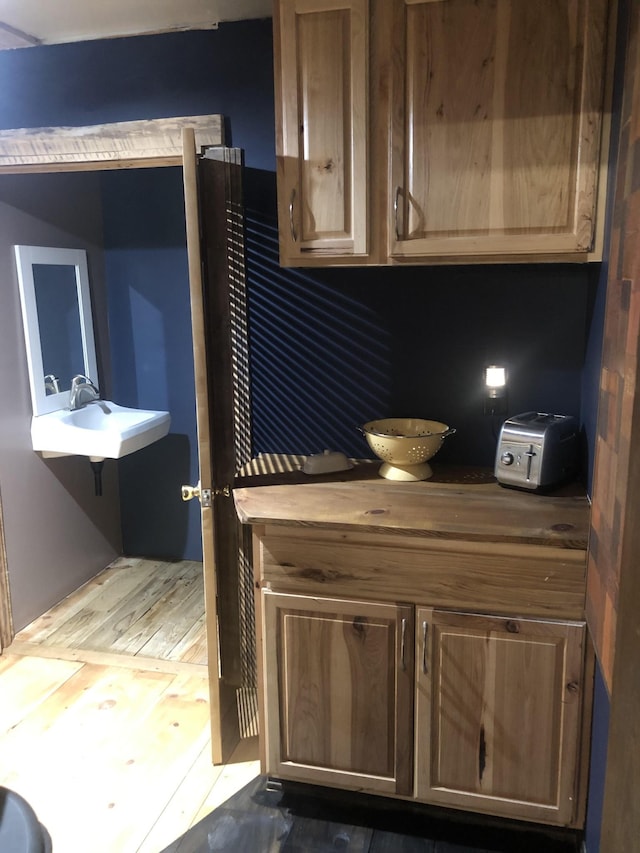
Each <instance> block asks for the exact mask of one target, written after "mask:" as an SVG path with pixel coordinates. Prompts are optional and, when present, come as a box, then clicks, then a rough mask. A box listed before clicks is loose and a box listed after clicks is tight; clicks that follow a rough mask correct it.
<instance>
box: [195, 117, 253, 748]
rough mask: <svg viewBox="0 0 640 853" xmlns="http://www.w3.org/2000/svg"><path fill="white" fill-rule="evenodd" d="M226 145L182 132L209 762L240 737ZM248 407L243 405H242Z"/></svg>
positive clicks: (237, 170) (239, 259) (234, 187)
mask: <svg viewBox="0 0 640 853" xmlns="http://www.w3.org/2000/svg"><path fill="white" fill-rule="evenodd" d="M239 155H240V152H238V151H237V150H235V149H226V148H217V149H212V151H211V152H210V153H209V154H207V153H205V154H204V155H203V156H202V157H196V150H195V142H194V135H193V133H192V132H191V131H189V130H185V131H184V152H183V156H184V183H185V212H186V222H187V245H188V256H189V279H190V289H191V316H192V331H193V351H194V369H195V383H196V417H197V428H198V459H199V472H200V500H201V521H202V550H203V569H204V584H205V606H206V614H207V616H206V618H207V644H208V660H209V683H210V700H211V741H212V753H213V760H214V763H221V762H222V761H224V760H225V758H226V757H228V755H229V753H230V751H231V750H232V749H233V747H234V746H235V744H236V743H237V741H238V738H239V727H238V713H237V708H236V690H237V689H238V688H239V687H240V686H241V684H242V671H241V670H242V666H241V660H240V649H241V638H240V620H239V599H240V592H239V583H240V581H241V574H240V568H239V556H238V555H239V529H238V528H239V523H238V520H237V516H236V513H235V508H234V505H233V500H232V498H231V488H232V486H233V479H234V474H235V471H236V467H237V466H239V465H240V464H242V462H243V461H246V460H242V459H239V458H238V455H237V454H238V452H240V451H241V447H240V443H239V441H237V440H236V432H237V431H236V428H235V425H236V423H237V420H236V418H235V415H234V402H236V399H237V398H236V394H235V388H234V379H233V376H234V370H233V363H232V362H233V332H232V329H231V325H232V310H231V294H230V282H231V280H232V279H235V278H237V277H238V276H239V275H242V274H243V272H244V270H243V254H242V251H241V243H242V241H243V235H242V233H241V168H242V167H241V160H240V156H239ZM247 416H248V414H247Z"/></svg>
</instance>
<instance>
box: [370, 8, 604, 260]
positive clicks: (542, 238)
mask: <svg viewBox="0 0 640 853" xmlns="http://www.w3.org/2000/svg"><path fill="white" fill-rule="evenodd" d="M389 7H391V4H389ZM393 10H394V11H393V21H392V22H390V24H389V26H390V27H391V28H392V30H393V48H392V56H393V84H392V96H391V124H392V134H393V140H392V146H391V151H392V162H391V181H392V184H391V187H390V199H389V203H388V214H387V216H388V234H389V254H390V255H391V256H392V257H393V258H395V259H398V260H402V259H411V258H419V257H424V258H427V257H433V256H441V257H445V258H446V257H460V256H468V258H469V259H473V258H478V259H479V260H482V259H488V258H490V257H491V256H496V257H502V258H504V256H508V255H515V256H518V255H522V256H525V257H526V256H527V255H533V256H538V255H557V256H566V257H567V259H571V258H572V259H574V260H575V259H577V258H576V256H579V255H583V256H586V253H587V252H588V250H589V249H590V248H591V245H592V241H593V236H594V218H595V202H596V191H597V175H598V159H599V144H600V131H601V115H600V111H601V108H602V97H603V78H604V43H605V26H606V12H607V2H606V0H575V1H574V0H540V2H535V3H523V2H521V0H393Z"/></svg>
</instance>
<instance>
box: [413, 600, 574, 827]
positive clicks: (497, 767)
mask: <svg viewBox="0 0 640 853" xmlns="http://www.w3.org/2000/svg"><path fill="white" fill-rule="evenodd" d="M417 630H418V637H419V643H420V647H419V651H418V654H417V656H416V661H417V666H416V688H417V692H416V697H417V699H416V753H415V760H416V795H417V797H418V799H420V800H423V801H426V802H432V803H438V804H442V805H448V806H456V807H461V808H470V807H471V808H474V809H478V810H481V811H485V810H486V811H488V812H492V813H494V814H502V815H504V816H507V817H517V818H520V819H525V820H526V819H529V820H537V821H543V822H546V823H558V824H563V825H570V824H572V822H573V821H574V820H575V817H576V809H577V787H576V786H577V779H578V775H579V774H578V762H579V758H580V743H581V734H582V733H581V721H582V700H583V694H584V683H583V672H584V642H585V629H584V624H583V623H573V622H551V621H538V620H531V619H505V618H501V617H491V616H480V615H475V614H468V613H455V612H447V611H438V610H432V609H428V608H419V609H418V611H417Z"/></svg>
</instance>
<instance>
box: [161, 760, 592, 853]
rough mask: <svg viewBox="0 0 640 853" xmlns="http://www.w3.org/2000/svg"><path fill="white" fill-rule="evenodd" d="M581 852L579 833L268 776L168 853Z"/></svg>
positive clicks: (250, 784)
mask: <svg viewBox="0 0 640 853" xmlns="http://www.w3.org/2000/svg"><path fill="white" fill-rule="evenodd" d="M211 851H215V853H217V851H226V853H230V851H238V853H245V851H246V852H247V853H249V851H251V853H335V851H341V853H578V851H579V839H578V838H577V836H576V834H575V833H570V832H566V831H561V830H558V831H556V830H549V831H540V830H539V829H537V828H532V827H531V828H530V827H529V826H527V825H523V826H520V825H515V824H513V823H512V822H501V821H493V822H489V823H487V824H486V825H479V824H478V823H477V822H474V820H472V819H471V817H470V816H467V815H460V814H455V815H450V814H449V813H443V812H442V811H437V810H433V809H431V810H428V809H424V808H420V807H413V808H412V807H410V808H408V809H405V808H401V807H399V806H398V805H397V804H395V803H394V802H392V801H389V800H382V799H378V798H371V797H363V796H358V795H352V794H343V793H342V792H327V791H321V790H319V789H315V788H311V787H309V786H302V785H298V786H287V787H286V788H284V790H282V791H280V790H269V788H268V786H267V780H266V779H265V777H263V776H261V777H258V778H257V779H255V780H253V781H252V782H250V783H249V784H248V785H247V786H246V787H245V788H243V789H242V790H241V791H239V792H238V793H237V794H235V795H234V796H233V797H231V798H230V799H229V800H227V802H226V803H224V804H223V805H222V806H220V807H219V808H217V809H216V810H215V811H213V812H212V813H211V814H210V815H209V816H208V817H206V818H204V819H203V820H201V821H200V823H198V824H196V825H195V826H194V827H192V828H191V829H190V830H189V831H188V832H187V833H186V834H185V835H183V836H182V837H181V838H179V839H178V840H177V841H175V842H174V843H173V844H171V845H170V846H169V847H167V848H166V849H165V850H164V851H163V853H211Z"/></svg>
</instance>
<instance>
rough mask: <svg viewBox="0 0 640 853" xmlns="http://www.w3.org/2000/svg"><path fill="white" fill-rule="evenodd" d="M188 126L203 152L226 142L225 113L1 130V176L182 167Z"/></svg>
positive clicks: (198, 148) (197, 145)
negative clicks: (22, 173)
mask: <svg viewBox="0 0 640 853" xmlns="http://www.w3.org/2000/svg"><path fill="white" fill-rule="evenodd" d="M184 128H193V130H194V133H195V140H196V150H198V151H199V150H201V149H202V148H204V147H207V146H210V145H224V123H223V119H222V116H220V115H206V116H179V117H177V118H161V119H148V120H143V121H124V122H115V123H113V124H98V125H90V126H86V127H48V128H47V127H45V128H42V127H39V128H23V129H16V130H0V174H2V173H14V174H15V173H21V172H55V171H62V172H66V171H76V170H85V171H88V170H97V169H127V168H141V167H145V166H179V165H181V164H182V131H183V129H184Z"/></svg>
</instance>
